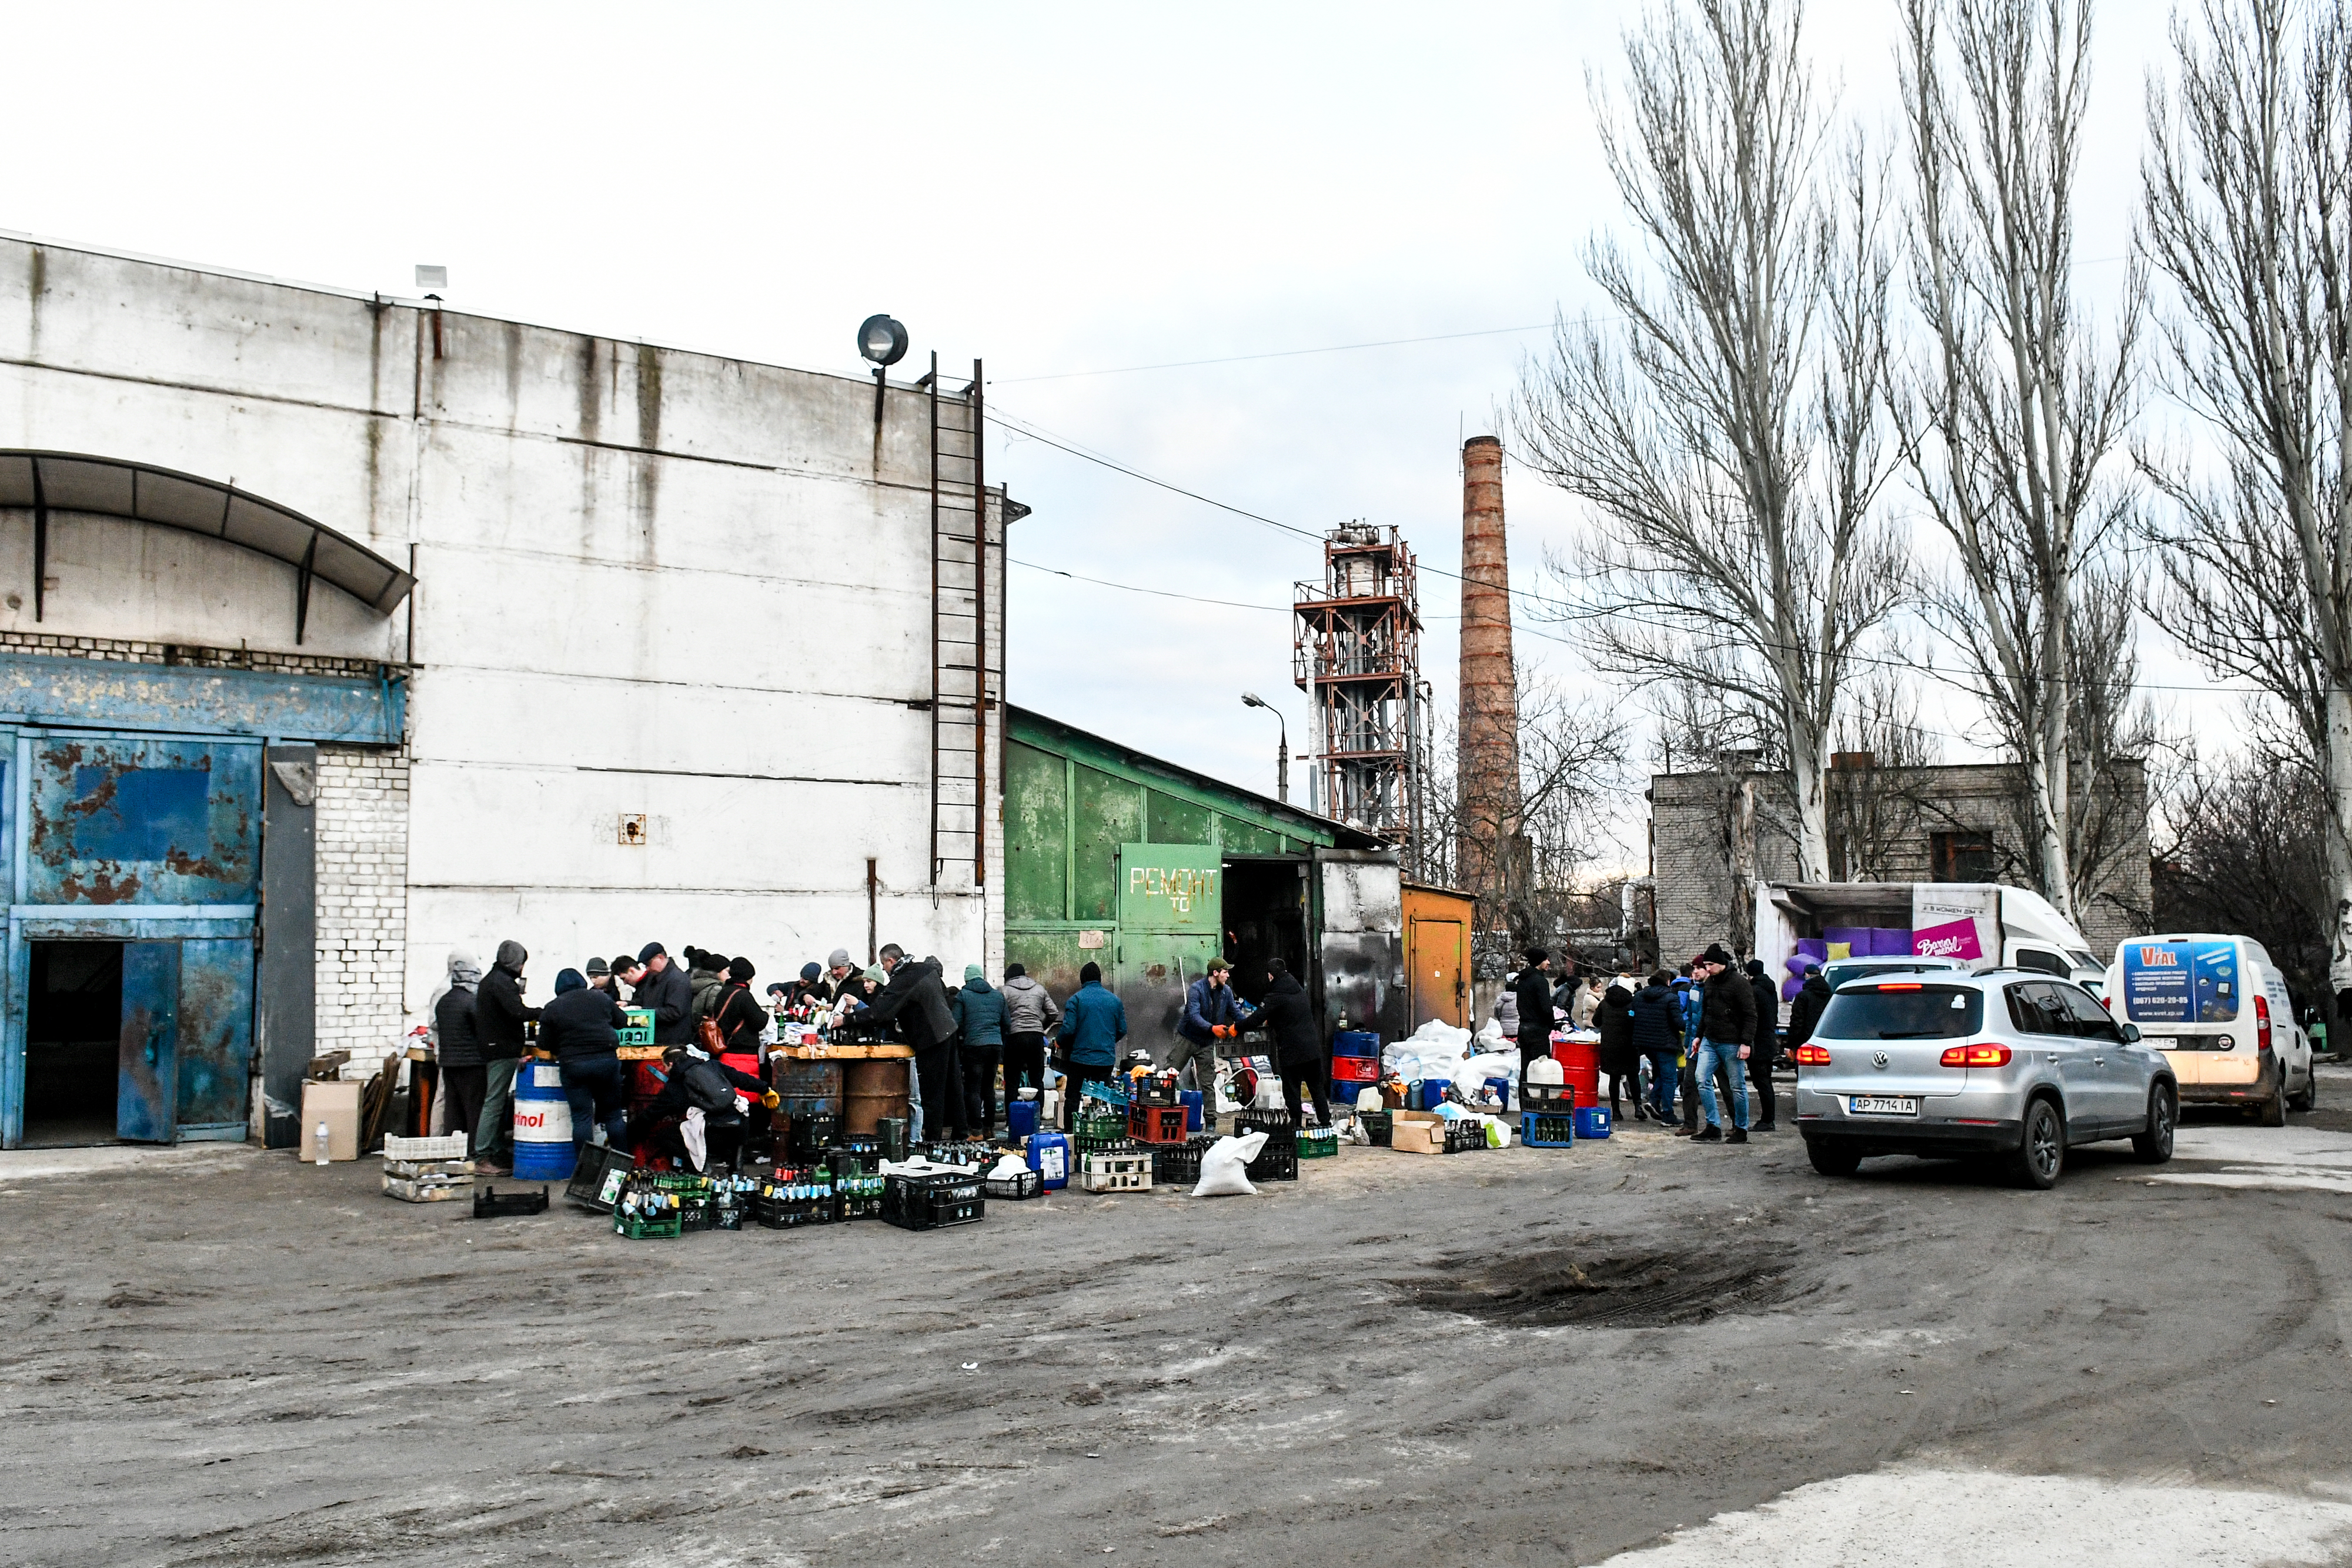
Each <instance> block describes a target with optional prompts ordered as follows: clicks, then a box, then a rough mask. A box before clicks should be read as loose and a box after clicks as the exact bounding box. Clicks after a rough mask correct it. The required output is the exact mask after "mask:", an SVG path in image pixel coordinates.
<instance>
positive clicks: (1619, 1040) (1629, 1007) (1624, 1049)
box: [1592, 986, 1649, 1122]
mask: <svg viewBox="0 0 2352 1568" xmlns="http://www.w3.org/2000/svg"><path fill="white" fill-rule="evenodd" d="M1592 1022H1593V1026H1594V1027H1595V1028H1596V1029H1597V1030H1599V1031H1600V1034H1601V1071H1603V1072H1605V1073H1607V1074H1609V1114H1610V1117H1611V1119H1612V1120H1613V1119H1615V1118H1616V1116H1617V1115H1618V1114H1619V1112H1618V1109H1617V1092H1618V1089H1619V1087H1620V1086H1621V1085H1622V1086H1623V1087H1624V1092H1625V1097H1626V1098H1627V1099H1629V1100H1631V1101H1633V1120H1635V1121H1636V1122H1643V1121H1647V1120H1648V1119H1649V1113H1648V1112H1646V1111H1644V1110H1643V1109H1642V1053H1641V1052H1640V1051H1636V1050H1635V1049H1634V1048H1633V992H1631V991H1629V990H1627V989H1626V988H1624V987H1623V986H1611V987H1610V988H1608V989H1607V990H1606V991H1604V992H1602V993H1601V1005H1600V1006H1599V1007H1598V1008H1596V1009H1593V1013H1592Z"/></svg>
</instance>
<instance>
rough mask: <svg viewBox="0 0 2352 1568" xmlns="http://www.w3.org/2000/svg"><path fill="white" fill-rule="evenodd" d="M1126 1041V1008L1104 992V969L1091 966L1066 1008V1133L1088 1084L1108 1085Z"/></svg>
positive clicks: (1063, 1037) (1081, 974) (1082, 971)
mask: <svg viewBox="0 0 2352 1568" xmlns="http://www.w3.org/2000/svg"><path fill="white" fill-rule="evenodd" d="M1126 1038H1127V1008H1126V1005H1125V1004H1124V1003H1122V1002H1120V1000H1119V999H1118V997H1117V996H1115V995H1113V994H1112V993H1111V992H1110V991H1109V990H1108V989H1106V988H1104V986H1103V983H1102V966H1101V965H1100V964H1088V965H1087V967H1085V968H1083V969H1080V970H1079V971H1078V988H1077V989H1076V990H1075V991H1073V992H1071V993H1070V999H1069V1000H1068V1001H1066V1002H1064V1003H1063V1004H1062V1029H1061V1034H1060V1036H1059V1039H1060V1040H1061V1042H1062V1059H1063V1061H1064V1062H1065V1063H1066V1065H1065V1066H1064V1067H1063V1070H1062V1071H1063V1078H1062V1131H1064V1132H1069V1131H1070V1130H1071V1129H1072V1128H1073V1127H1075V1126H1076V1117H1077V1113H1078V1097H1079V1096H1080V1095H1081V1094H1083V1093H1085V1092H1086V1087H1087V1083H1088V1082H1096V1083H1100V1082H1107V1081H1108V1079H1109V1078H1110V1070H1111V1065H1112V1064H1113V1063H1114V1062H1116V1061H1118V1043H1119V1041H1121V1040H1125V1039H1126Z"/></svg>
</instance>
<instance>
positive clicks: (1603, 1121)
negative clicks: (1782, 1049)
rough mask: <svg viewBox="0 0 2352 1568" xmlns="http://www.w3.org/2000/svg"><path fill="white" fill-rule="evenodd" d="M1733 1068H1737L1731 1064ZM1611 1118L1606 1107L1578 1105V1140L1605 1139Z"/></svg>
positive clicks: (1735, 1064)
mask: <svg viewBox="0 0 2352 1568" xmlns="http://www.w3.org/2000/svg"><path fill="white" fill-rule="evenodd" d="M1732 1065H1733V1066H1734V1067H1737V1066H1738V1065H1739V1064H1738V1062H1736V1061H1735V1062H1733V1063H1732ZM1611 1121H1612V1117H1611V1116H1610V1114H1609V1107H1608V1106H1606V1105H1580V1106H1579V1107H1577V1111H1576V1135H1577V1136H1578V1137H1580V1138H1605V1137H1607V1136H1608V1135H1609V1124H1610V1122H1611Z"/></svg>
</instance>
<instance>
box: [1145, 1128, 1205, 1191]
mask: <svg viewBox="0 0 2352 1568" xmlns="http://www.w3.org/2000/svg"><path fill="white" fill-rule="evenodd" d="M1216 1144H1217V1139H1216V1135H1215V1134H1213V1133H1202V1134H1198V1135H1196V1136H1194V1137H1191V1138H1187V1139H1186V1140H1185V1141H1184V1142H1182V1143H1181V1144H1158V1145H1153V1147H1152V1150H1151V1185H1152V1186H1192V1184H1193V1183H1195V1182H1197V1181H1199V1180H1200V1179H1201V1156H1202V1155H1205V1154H1207V1153H1208V1152H1209V1151H1210V1150H1211V1149H1213V1148H1214V1147H1215V1146H1216Z"/></svg>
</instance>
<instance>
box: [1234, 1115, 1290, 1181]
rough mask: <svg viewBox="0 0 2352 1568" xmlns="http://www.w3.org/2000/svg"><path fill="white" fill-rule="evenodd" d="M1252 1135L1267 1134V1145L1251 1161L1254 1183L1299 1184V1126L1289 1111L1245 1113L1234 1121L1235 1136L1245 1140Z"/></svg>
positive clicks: (1249, 1169)
mask: <svg viewBox="0 0 2352 1568" xmlns="http://www.w3.org/2000/svg"><path fill="white" fill-rule="evenodd" d="M1252 1133H1264V1134H1265V1147H1263V1148H1261V1149H1259V1150H1258V1152H1257V1158H1255V1159H1254V1160H1252V1161H1250V1163H1249V1166H1248V1171H1249V1178H1250V1180H1252V1181H1297V1179H1298V1125H1297V1123H1295V1122H1293V1121H1292V1120H1291V1119H1290V1113H1289V1112H1287V1111H1244V1112H1243V1113H1241V1114H1239V1115H1237V1116H1235V1117H1234V1136H1235V1137H1237V1138H1246V1137H1248V1136H1249V1135H1250V1134H1252Z"/></svg>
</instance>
